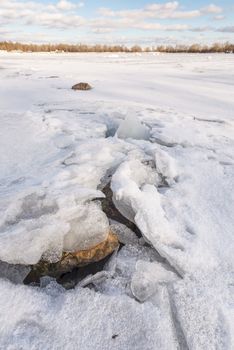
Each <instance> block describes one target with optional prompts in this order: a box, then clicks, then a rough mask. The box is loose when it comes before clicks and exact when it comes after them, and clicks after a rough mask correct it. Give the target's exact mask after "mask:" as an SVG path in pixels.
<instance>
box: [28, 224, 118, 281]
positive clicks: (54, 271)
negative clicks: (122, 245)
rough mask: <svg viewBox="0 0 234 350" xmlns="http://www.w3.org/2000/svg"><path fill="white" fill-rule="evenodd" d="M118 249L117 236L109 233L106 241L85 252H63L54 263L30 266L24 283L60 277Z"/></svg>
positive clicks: (40, 262) (45, 262)
mask: <svg viewBox="0 0 234 350" xmlns="http://www.w3.org/2000/svg"><path fill="white" fill-rule="evenodd" d="M118 247H119V241H118V238H117V235H115V234H114V233H112V232H111V231H110V232H109V235H108V236H107V239H106V240H105V241H104V242H102V243H99V244H97V245H96V246H94V247H92V248H90V249H87V250H78V251H76V252H63V255H62V258H61V259H60V261H58V262H56V263H50V262H48V261H45V260H41V261H39V262H38V263H37V264H35V265H33V266H32V270H31V272H30V273H29V275H28V276H27V277H26V279H25V281H24V283H25V284H29V283H32V282H38V281H39V280H40V278H41V277H42V276H51V277H55V278H58V277H60V276H61V275H63V274H65V273H67V272H70V271H72V270H73V269H74V268H77V267H82V266H86V265H89V264H92V263H95V262H98V261H100V260H102V259H104V258H106V257H107V256H108V255H110V254H111V253H113V251H115V250H116V249H118Z"/></svg>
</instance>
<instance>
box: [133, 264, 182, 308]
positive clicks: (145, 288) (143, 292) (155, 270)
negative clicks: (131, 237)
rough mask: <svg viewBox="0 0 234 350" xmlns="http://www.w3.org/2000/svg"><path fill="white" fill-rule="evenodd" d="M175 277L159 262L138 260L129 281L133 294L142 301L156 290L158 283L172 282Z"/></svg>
mask: <svg viewBox="0 0 234 350" xmlns="http://www.w3.org/2000/svg"><path fill="white" fill-rule="evenodd" d="M177 279H178V277H177V276H176V275H175V273H174V272H171V271H168V270H166V269H165V267H163V266H162V265H161V264H159V263H156V262H146V261H141V260H138V261H137V263H136V271H135V273H134V275H133V277H132V281H131V290H132V293H133V295H134V296H135V297H136V298H137V299H138V300H139V301H141V302H143V301H145V300H147V299H149V298H150V297H152V296H153V295H154V294H155V293H156V292H157V289H158V286H159V285H160V284H167V283H172V282H174V281H176V280H177Z"/></svg>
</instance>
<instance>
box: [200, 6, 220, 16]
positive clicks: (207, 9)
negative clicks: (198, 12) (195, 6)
mask: <svg viewBox="0 0 234 350" xmlns="http://www.w3.org/2000/svg"><path fill="white" fill-rule="evenodd" d="M202 12H203V13H207V14H214V13H221V12H223V9H222V8H221V7H219V6H216V5H214V4H210V5H208V6H206V7H203V8H202Z"/></svg>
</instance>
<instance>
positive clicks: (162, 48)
mask: <svg viewBox="0 0 234 350" xmlns="http://www.w3.org/2000/svg"><path fill="white" fill-rule="evenodd" d="M0 50H4V51H21V52H135V53H136V52H139V53H140V52H168V53H217V52H225V53H234V44H231V43H229V42H226V43H214V44H212V45H201V44H192V45H175V46H173V45H159V46H152V47H144V48H143V47H141V46H139V45H134V46H132V47H127V46H124V45H85V44H77V45H69V44H41V45H39V44H22V43H18V42H11V41H3V42H0Z"/></svg>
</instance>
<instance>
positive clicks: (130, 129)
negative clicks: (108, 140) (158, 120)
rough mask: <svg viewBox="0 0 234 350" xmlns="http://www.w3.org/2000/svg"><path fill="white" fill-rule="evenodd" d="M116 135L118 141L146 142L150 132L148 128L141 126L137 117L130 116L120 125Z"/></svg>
mask: <svg viewBox="0 0 234 350" xmlns="http://www.w3.org/2000/svg"><path fill="white" fill-rule="evenodd" d="M116 134H117V136H118V137H119V138H120V139H128V138H131V139H136V140H148V139H149V135H150V132H149V128H148V127H147V126H145V125H143V124H142V123H141V122H140V121H139V120H138V118H137V116H133V115H131V114H130V115H127V116H126V118H125V119H124V120H123V121H122V122H121V123H120V125H119V128H118V130H117V132H116Z"/></svg>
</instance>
